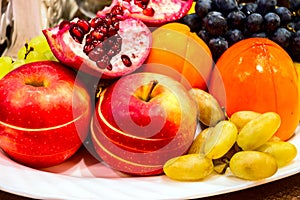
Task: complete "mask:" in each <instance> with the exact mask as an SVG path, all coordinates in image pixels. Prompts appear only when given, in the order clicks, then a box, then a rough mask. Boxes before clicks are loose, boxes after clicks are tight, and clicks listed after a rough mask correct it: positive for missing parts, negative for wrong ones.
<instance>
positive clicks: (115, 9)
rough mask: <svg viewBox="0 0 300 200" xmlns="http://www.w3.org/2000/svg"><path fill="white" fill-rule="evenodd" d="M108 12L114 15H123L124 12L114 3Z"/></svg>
mask: <svg viewBox="0 0 300 200" xmlns="http://www.w3.org/2000/svg"><path fill="white" fill-rule="evenodd" d="M127 2H130V0H128V1H127ZM110 12H111V13H112V14H114V15H123V14H124V11H123V8H122V7H121V6H118V5H115V6H114V7H112V9H111V11H110Z"/></svg>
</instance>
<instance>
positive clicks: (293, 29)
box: [286, 22, 297, 32]
mask: <svg viewBox="0 0 300 200" xmlns="http://www.w3.org/2000/svg"><path fill="white" fill-rule="evenodd" d="M286 29H287V30H289V31H291V32H296V31H297V30H296V23H295V22H290V23H288V24H287V25H286Z"/></svg>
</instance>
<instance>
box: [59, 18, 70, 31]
mask: <svg viewBox="0 0 300 200" xmlns="http://www.w3.org/2000/svg"><path fill="white" fill-rule="evenodd" d="M69 25H70V22H69V21H68V20H64V21H62V22H61V23H60V24H59V30H61V29H63V28H65V27H66V26H69Z"/></svg>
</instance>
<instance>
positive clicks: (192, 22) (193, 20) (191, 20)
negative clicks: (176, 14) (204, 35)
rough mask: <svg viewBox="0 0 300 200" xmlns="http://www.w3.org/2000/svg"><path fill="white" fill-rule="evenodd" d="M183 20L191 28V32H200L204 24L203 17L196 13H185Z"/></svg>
mask: <svg viewBox="0 0 300 200" xmlns="http://www.w3.org/2000/svg"><path fill="white" fill-rule="evenodd" d="M181 21H182V23H183V24H186V25H187V26H188V27H189V28H190V30H191V32H198V31H199V30H200V29H201V26H202V18H201V17H199V16H198V15H197V14H196V13H192V14H188V15H185V16H184V17H183V18H181Z"/></svg>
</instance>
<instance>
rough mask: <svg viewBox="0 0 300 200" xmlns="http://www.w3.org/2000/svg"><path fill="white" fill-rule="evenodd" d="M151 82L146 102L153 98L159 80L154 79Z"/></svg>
mask: <svg viewBox="0 0 300 200" xmlns="http://www.w3.org/2000/svg"><path fill="white" fill-rule="evenodd" d="M150 84H151V87H150V89H149V92H148V93H147V96H146V99H145V101H146V102H148V101H150V99H151V94H152V92H153V90H154V88H155V86H156V85H157V84H158V81H157V80H153V81H151V83H150Z"/></svg>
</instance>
